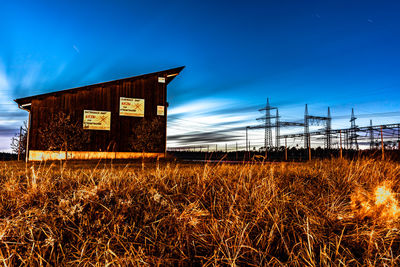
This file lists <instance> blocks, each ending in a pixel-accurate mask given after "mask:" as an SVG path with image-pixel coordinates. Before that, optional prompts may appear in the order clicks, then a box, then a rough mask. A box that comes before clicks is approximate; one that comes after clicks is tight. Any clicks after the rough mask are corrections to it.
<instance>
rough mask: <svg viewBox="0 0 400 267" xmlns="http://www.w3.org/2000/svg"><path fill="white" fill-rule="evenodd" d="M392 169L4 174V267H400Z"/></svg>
mask: <svg viewBox="0 0 400 267" xmlns="http://www.w3.org/2000/svg"><path fill="white" fill-rule="evenodd" d="M399 180H400V167H399V165H398V164H397V163H394V162H381V161H372V160H360V161H344V160H324V161H313V162H310V163H263V164H261V165H260V164H254V165H253V164H244V165H226V164H223V163H219V164H176V163H162V162H157V163H156V164H152V163H147V164H146V165H145V166H144V167H143V168H142V166H141V164H140V163H138V164H137V165H134V166H128V165H126V166H121V165H112V166H110V164H101V163H100V164H98V165H96V166H92V165H89V164H88V165H84V164H83V165H82V164H81V165H74V164H72V163H70V164H69V165H68V166H63V165H61V166H59V167H58V165H57V164H52V165H49V164H41V165H36V166H32V168H31V169H25V165H19V164H18V163H12V164H7V165H5V164H2V165H1V166H0V182H1V184H2V187H1V188H0V263H1V264H2V265H4V266H15V265H47V264H49V265H82V266H89V265H95V266H100V265H117V266H127V265H192V264H202V265H206V266H208V265H231V266H240V265H253V266H259V265H297V266H303V265H313V266H317V265H343V266H345V265H392V266H394V265H399V264H400V256H399V255H400V231H399V229H400V228H399V224H400V222H399V218H398V217H399V213H398V201H399V198H398V192H399V191H400V184H399Z"/></svg>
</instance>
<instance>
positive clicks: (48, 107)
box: [29, 75, 167, 152]
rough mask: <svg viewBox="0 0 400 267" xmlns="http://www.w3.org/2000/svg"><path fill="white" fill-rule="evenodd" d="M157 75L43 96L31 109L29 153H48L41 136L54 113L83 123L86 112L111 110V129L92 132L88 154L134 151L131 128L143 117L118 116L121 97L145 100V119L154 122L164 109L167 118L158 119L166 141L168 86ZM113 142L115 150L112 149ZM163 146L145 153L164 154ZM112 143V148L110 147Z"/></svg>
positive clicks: (36, 100)
mask: <svg viewBox="0 0 400 267" xmlns="http://www.w3.org/2000/svg"><path fill="white" fill-rule="evenodd" d="M158 77H160V76H157V75H154V76H148V77H144V78H139V79H133V80H119V81H115V82H111V83H105V84H99V85H90V86H87V87H83V88H82V89H79V90H76V91H70V92H61V93H60V94H57V95H49V96H44V97H42V98H39V99H33V100H32V106H31V132H30V140H29V149H30V150H46V147H45V144H43V143H41V138H40V136H39V131H38V130H39V129H40V127H44V126H45V125H46V124H47V123H48V122H49V120H51V117H52V115H53V114H54V113H56V112H59V111H62V112H64V113H66V114H70V115H71V118H73V120H75V121H79V123H80V125H82V124H83V111H84V110H99V111H111V130H110V131H96V130H88V131H89V132H90V139H91V141H90V143H89V144H88V146H87V149H86V150H87V151H116V152H128V151H131V150H130V147H129V144H128V141H129V137H130V135H131V133H132V129H133V128H134V127H135V125H137V124H138V123H140V122H141V120H142V119H143V118H139V117H125V116H119V102H120V100H119V99H120V97H129V98H143V99H145V118H146V120H148V121H151V120H152V119H153V118H155V117H157V105H163V106H165V116H158V117H160V118H161V119H162V120H163V122H164V123H163V125H164V126H162V127H163V129H162V130H161V132H163V133H164V134H163V135H162V136H160V137H159V138H161V139H162V140H165V134H166V129H165V125H166V119H167V107H166V105H167V102H166V97H167V96H166V94H167V92H166V90H167V89H166V87H167V85H166V84H165V83H159V82H158ZM113 143H115V148H114V149H112V147H113V145H112V144H113ZM162 143H163V144H164V145H163V146H162V147H160V148H159V149H157V151H146V152H164V151H165V142H162ZM110 144H111V146H110Z"/></svg>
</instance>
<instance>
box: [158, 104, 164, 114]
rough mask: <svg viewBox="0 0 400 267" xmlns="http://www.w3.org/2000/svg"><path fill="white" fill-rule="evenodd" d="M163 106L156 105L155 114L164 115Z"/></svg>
mask: <svg viewBox="0 0 400 267" xmlns="http://www.w3.org/2000/svg"><path fill="white" fill-rule="evenodd" d="M164 109H165V108H164V106H157V115H158V116H164Z"/></svg>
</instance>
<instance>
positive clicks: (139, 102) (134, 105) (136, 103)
mask: <svg viewBox="0 0 400 267" xmlns="http://www.w3.org/2000/svg"><path fill="white" fill-rule="evenodd" d="M119 115H120V116H130V117H144V99H141V98H127V97H120V99H119Z"/></svg>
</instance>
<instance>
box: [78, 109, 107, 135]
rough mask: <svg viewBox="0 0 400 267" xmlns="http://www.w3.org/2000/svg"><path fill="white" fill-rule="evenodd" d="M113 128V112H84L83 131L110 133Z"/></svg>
mask: <svg viewBox="0 0 400 267" xmlns="http://www.w3.org/2000/svg"><path fill="white" fill-rule="evenodd" d="M110 126H111V112H110V111H97V110H84V111H83V129H85V130H103V131H109V130H110Z"/></svg>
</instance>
